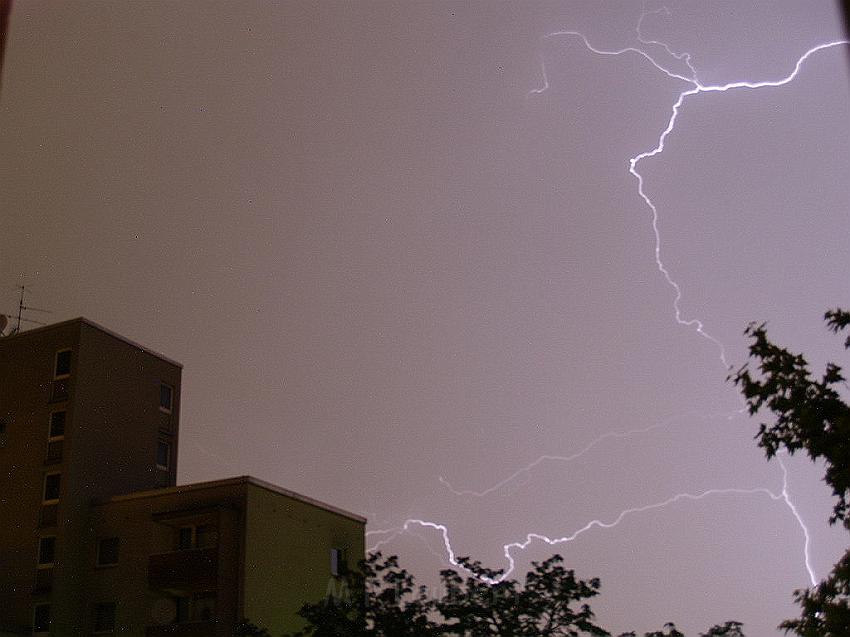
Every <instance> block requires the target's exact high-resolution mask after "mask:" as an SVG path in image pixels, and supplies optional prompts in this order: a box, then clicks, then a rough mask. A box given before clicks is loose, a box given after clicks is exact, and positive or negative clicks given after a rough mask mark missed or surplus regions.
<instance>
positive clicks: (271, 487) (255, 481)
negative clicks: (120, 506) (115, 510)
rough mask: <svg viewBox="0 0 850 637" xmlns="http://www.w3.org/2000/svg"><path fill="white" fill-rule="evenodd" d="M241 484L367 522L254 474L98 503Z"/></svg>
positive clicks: (155, 490) (115, 498)
mask: <svg viewBox="0 0 850 637" xmlns="http://www.w3.org/2000/svg"><path fill="white" fill-rule="evenodd" d="M241 484H250V485H253V486H255V487H260V488H261V489H266V490H267V491H271V492H272V493H276V494H277V495H282V496H285V497H287V498H291V499H293V500H297V501H299V502H304V503H305V504H309V505H311V506H314V507H317V508H319V509H324V510H325V511H330V512H331V513H336V514H337V515H341V516H343V517H346V518H349V519H350V520H354V521H355V522H359V523H361V524H366V518H365V517H363V516H362V515H357V514H356V513H351V512H350V511H346V510H345V509H340V508H339V507H335V506H333V505H331V504H326V503H325V502H321V501H320V500H316V499H314V498H311V497H308V496H306V495H301V494H300V493H296V492H295V491H290V490H289V489H284V488H283V487H279V486H277V485H276V484H272V483H271V482H266V481H265V480H260V479H259V478H255V477H253V476H238V477H235V478H223V479H221V480H211V481H209V482H195V483H192V484H178V485H177V486H174V487H164V488H162V489H149V490H147V491H135V492H133V493H127V494H125V495H116V496H113V497H111V498H107V499H105V500H100V501H98V502H97V504H106V503H109V502H124V501H126V500H138V499H141V498H156V497H159V496H163V495H172V494H182V493H187V492H192V491H202V490H205V489H218V488H221V487H231V486H238V485H241Z"/></svg>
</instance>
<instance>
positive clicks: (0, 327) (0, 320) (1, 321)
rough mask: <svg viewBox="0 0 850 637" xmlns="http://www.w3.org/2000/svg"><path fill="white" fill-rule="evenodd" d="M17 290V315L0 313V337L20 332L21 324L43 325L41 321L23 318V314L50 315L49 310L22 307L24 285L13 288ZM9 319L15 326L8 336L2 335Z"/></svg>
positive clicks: (28, 306) (29, 306) (27, 306)
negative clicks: (18, 294)
mask: <svg viewBox="0 0 850 637" xmlns="http://www.w3.org/2000/svg"><path fill="white" fill-rule="evenodd" d="M15 287H16V288H17V289H18V290H20V291H21V296H20V298H19V299H18V313H17V314H2V313H0V336H12V335H13V334H17V333H18V332H20V331H21V323H34V324H36V325H45V323H42V322H41V321H36V320H34V319H30V318H25V317H24V316H23V314H24V312H44V313H45V314H50V310H42V309H41V308H38V307H32V306H31V305H24V294H25V293H26V286H25V285H18V286H15ZM9 319H11V320H13V321H15V326H14V327H13V328H12V331H11V332H9V333H8V334H4V333H3V332H4V330H5V329H6V326H7V325H8V323H9Z"/></svg>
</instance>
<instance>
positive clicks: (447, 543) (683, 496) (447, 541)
mask: <svg viewBox="0 0 850 637" xmlns="http://www.w3.org/2000/svg"><path fill="white" fill-rule="evenodd" d="M777 458H778V459H779V464H780V466H781V468H782V490H781V491H780V492H779V493H774V492H773V491H771V490H770V489H768V488H767V487H754V488H749V489H742V488H726V489H706V490H705V491H701V492H700V493H696V494H694V493H677V494H676V495H674V496H672V497H670V498H667V499H666V500H661V501H660V502H654V503H652V504H647V505H644V506H639V507H630V508H628V509H623V510H622V511H621V512H620V513H619V514H618V515H617V516H616V517H615V518H614V519H613V520H611V521H610V522H605V521H602V520H599V519H595V520H591V521H590V522H588V523H587V524H585V525H584V526H582V527H580V528H579V529H577V530H576V531H573V532H572V533H570V534H569V535H565V536H563V537H556V538H551V537H549V536H547V535H543V534H541V533H529V534H527V535H526V536H525V539H524V540H523V541H518V542H510V543H508V544H505V545H503V547H502V549H503V553H504V556H505V559H506V560H507V564H508V566H507V568H506V569H505V571H504V572H503V573H502V574H501V575H500V576H499V577H497V578H483V579H482V581H484V582H486V583H488V584H496V583H498V582H500V581H502V580H504V579H505V578H507V577H509V576H510V575H511V573H513V571H514V570H515V568H516V560H515V558H514V555H513V551H514V550H520V551H524V550H526V549H527V548H528V547H529V546H530V545H531V544H532V543H533V542H535V541H539V542H543V543H545V544H548V545H550V546H556V545H558V544H567V543H570V542H573V541H575V540H576V539H578V538H579V537H580V536H581V535H583V534H584V533H586V532H588V531H590V530H591V529H593V528H599V529H612V528H614V527H616V526H618V525H619V524H620V523H621V522H622V521H623V520H624V519H626V518H627V517H629V516H631V515H634V514H637V513H645V512H647V511H653V510H656V509H663V508H666V507H669V506H671V505H673V504H676V503H678V502H681V501H699V500H703V499H704V498H707V497H710V496H719V495H764V496H767V497H769V498H770V499H771V500H773V501H783V502H784V503H785V504H786V505H788V507H789V509H790V510H791V512H792V513H793V515H794V517H795V519H796V521H797V523H798V524H799V526H800V529H801V530H802V531H803V535H804V537H805V541H806V544H805V546H806V551H805V566H806V571H807V573H808V575H809V581H810V582H811V584H812V586H814V585H815V584H816V583H817V577H816V575H815V572H814V569H813V567H812V565H811V559H810V557H809V541H810V538H809V531H808V529H807V528H806V525H805V524H804V523H803V520H802V518H801V517H800V514H799V513H798V511H797V508H796V507H795V506H794V505H793V503H792V502H791V500H790V497H789V495H788V470H787V468H786V467H785V464H784V463H783V462H782V459H781V458H779V456H777ZM412 526H418V527H421V528H425V529H433V530H435V531H438V532H439V534H440V537H441V538H442V542H443V547H444V549H445V552H446V556H445V557H446V560H447V561H448V562H449V564H451V565H452V566H454V567H455V568H458V569H461V570H467V569H465V568H464V567H463V565H462V564H461V563H460V562H459V560H458V559H457V555H456V553H455V550H454V548H453V546H452V542H451V538H450V537H449V529H448V527H447V526H446V525H445V524H440V523H438V522H431V521H427V520H421V519H416V518H411V519H408V520H405V522H404V524H403V525H401V526H399V527H395V528H390V529H380V530H374V531H369V532H367V533H366V535H367V537H370V536H386V537H384V538H383V539H381V540H378V541H377V542H376V543H375V544H373V545H372V546H371V547H370V548H369V551H370V552H371V551H377V550H378V549H379V548H381V547H382V546H385V545H387V544H389V543H390V542H392V541H393V540H395V539H397V538H398V537H399V536H400V535H402V534H404V533H407V532H409V531H410V528H411V527H412Z"/></svg>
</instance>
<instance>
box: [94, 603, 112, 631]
mask: <svg viewBox="0 0 850 637" xmlns="http://www.w3.org/2000/svg"><path fill="white" fill-rule="evenodd" d="M92 624H93V625H92V630H93V631H94V632H96V633H109V632H112V631H113V630H115V602H98V603H97V604H95V607H94V621H93V622H92Z"/></svg>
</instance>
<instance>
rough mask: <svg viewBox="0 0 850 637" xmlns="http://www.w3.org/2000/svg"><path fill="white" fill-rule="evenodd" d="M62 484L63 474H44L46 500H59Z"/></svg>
mask: <svg viewBox="0 0 850 637" xmlns="http://www.w3.org/2000/svg"><path fill="white" fill-rule="evenodd" d="M61 485H62V476H61V475H60V474H58V473H51V474H49V475H46V476H44V500H45V502H46V501H48V500H58V499H59V490H60V487H61Z"/></svg>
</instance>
